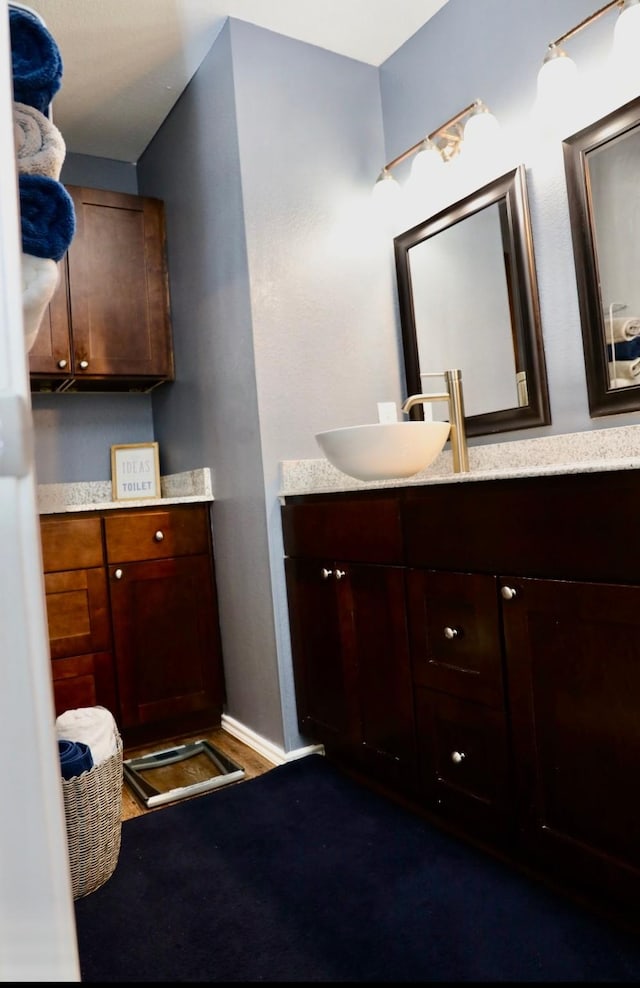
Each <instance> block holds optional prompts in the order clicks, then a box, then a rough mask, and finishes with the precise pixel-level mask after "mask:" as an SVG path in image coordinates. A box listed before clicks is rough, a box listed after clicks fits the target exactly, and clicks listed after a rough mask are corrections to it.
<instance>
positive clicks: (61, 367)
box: [58, 357, 67, 370]
mask: <svg viewBox="0 0 640 988" xmlns="http://www.w3.org/2000/svg"><path fill="white" fill-rule="evenodd" d="M66 366H67V361H66V360H65V359H64V357H63V358H62V360H59V361H58V367H59V368H60V370H64V369H65V367H66Z"/></svg>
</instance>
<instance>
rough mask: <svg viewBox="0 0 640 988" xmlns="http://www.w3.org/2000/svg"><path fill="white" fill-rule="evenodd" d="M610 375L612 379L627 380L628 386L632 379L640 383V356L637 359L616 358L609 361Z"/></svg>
mask: <svg viewBox="0 0 640 988" xmlns="http://www.w3.org/2000/svg"><path fill="white" fill-rule="evenodd" d="M609 376H610V377H611V378H612V379H617V380H620V381H626V382H627V386H628V385H629V383H630V382H631V381H633V382H634V383H635V384H640V357H636V359H635V360H616V362H615V364H614V363H613V361H611V362H610V363H609ZM618 387H620V385H618Z"/></svg>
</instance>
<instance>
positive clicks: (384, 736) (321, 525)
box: [283, 498, 415, 790]
mask: <svg viewBox="0 0 640 988" xmlns="http://www.w3.org/2000/svg"><path fill="white" fill-rule="evenodd" d="M283 515H284V530H285V546H286V548H287V552H288V558H287V560H286V572H287V587H288V593H289V608H290V616H291V632H292V646H293V656H294V673H295V680H296V695H297V702H298V718H299V724H300V729H301V731H302V732H303V733H305V734H306V735H308V736H309V737H311V738H313V739H314V740H316V741H320V742H322V743H324V745H325V748H326V749H327V750H328V751H331V753H332V754H333V755H334V757H336V758H338V759H340V760H342V761H344V762H345V763H346V764H348V765H349V766H351V767H352V768H355V769H361V770H362V769H364V770H365V771H369V772H370V773H373V774H374V775H375V777H376V778H378V779H380V780H384V781H386V782H388V783H391V784H393V785H395V786H397V787H399V788H400V789H402V790H405V789H407V788H408V787H411V785H412V784H413V781H414V773H415V735H414V722H413V699H412V688H411V668H410V661H409V641H408V631H407V620H406V603H405V584H404V571H403V569H402V567H400V566H398V565H396V564H397V563H398V562H400V561H401V557H402V540H401V532H400V515H399V505H398V501H397V499H394V498H382V499H377V500H371V501H366V500H365V501H363V502H361V503H357V502H349V503H347V504H345V505H331V504H322V503H317V504H309V505H308V506H307V507H302V508H301V507H299V506H291V507H290V508H286V507H285V508H284V509H283ZM372 557H373V558H376V557H377V563H372V562H371V561H370V560H371V559H372Z"/></svg>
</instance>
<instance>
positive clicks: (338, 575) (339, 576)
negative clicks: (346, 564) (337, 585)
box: [336, 569, 347, 580]
mask: <svg viewBox="0 0 640 988" xmlns="http://www.w3.org/2000/svg"><path fill="white" fill-rule="evenodd" d="M346 575H347V572H346V570H344V569H337V570H336V580H341V579H342V577H343V576H346Z"/></svg>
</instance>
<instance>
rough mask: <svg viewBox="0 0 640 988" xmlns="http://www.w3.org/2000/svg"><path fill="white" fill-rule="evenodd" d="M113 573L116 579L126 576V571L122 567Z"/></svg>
mask: <svg viewBox="0 0 640 988" xmlns="http://www.w3.org/2000/svg"><path fill="white" fill-rule="evenodd" d="M113 575H114V578H115V579H116V580H121V579H122V577H123V576H124V573H123V571H122V570H121V569H116V570H114V571H113Z"/></svg>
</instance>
